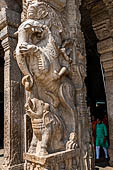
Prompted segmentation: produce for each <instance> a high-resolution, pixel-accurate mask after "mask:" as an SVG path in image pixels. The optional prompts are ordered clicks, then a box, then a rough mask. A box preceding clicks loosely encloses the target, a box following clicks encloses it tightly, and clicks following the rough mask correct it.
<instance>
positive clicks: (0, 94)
mask: <svg viewBox="0 0 113 170" xmlns="http://www.w3.org/2000/svg"><path fill="white" fill-rule="evenodd" d="M3 144H4V50H3V47H2V45H1V41H0V149H3Z"/></svg>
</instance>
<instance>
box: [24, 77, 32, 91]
mask: <svg viewBox="0 0 113 170" xmlns="http://www.w3.org/2000/svg"><path fill="white" fill-rule="evenodd" d="M22 84H23V85H24V86H25V89H26V90H27V91H31V88H32V87H33V78H32V77H31V75H26V76H24V77H23V78H22Z"/></svg>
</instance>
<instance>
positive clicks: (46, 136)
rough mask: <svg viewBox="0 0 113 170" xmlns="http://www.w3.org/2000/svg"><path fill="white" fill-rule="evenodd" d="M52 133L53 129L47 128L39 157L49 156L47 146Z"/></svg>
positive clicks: (43, 135)
mask: <svg viewBox="0 0 113 170" xmlns="http://www.w3.org/2000/svg"><path fill="white" fill-rule="evenodd" d="M50 133H51V129H50V128H48V129H47V128H46V129H45V130H44V132H43V134H42V142H41V150H40V153H39V155H47V154H48V152H47V145H48V142H49V139H50Z"/></svg>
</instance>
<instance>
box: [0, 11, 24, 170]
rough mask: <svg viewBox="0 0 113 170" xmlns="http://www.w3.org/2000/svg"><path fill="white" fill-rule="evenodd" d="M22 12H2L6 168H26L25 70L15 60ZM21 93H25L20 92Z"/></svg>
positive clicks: (0, 25)
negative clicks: (24, 138) (15, 34)
mask: <svg viewBox="0 0 113 170" xmlns="http://www.w3.org/2000/svg"><path fill="white" fill-rule="evenodd" d="M19 24H20V13H18V12H15V11H12V10H10V9H7V8H2V9H1V11H0V30H1V32H0V39H1V40H2V46H3V48H4V51H5V56H4V60H5V65H4V119H5V120H4V131H5V132H4V164H3V169H5V170H9V169H10V170H16V169H17V170H22V169H23V159H22V157H23V155H22V153H23V145H24V143H23V141H24V140H23V120H24V119H23V110H22V108H23V103H22V101H23V100H22V98H23V91H22V87H21V73H20V71H19V69H18V66H17V64H16V61H15V59H14V50H15V46H16V43H17V40H16V39H15V37H14V33H15V32H16V31H17V27H18V26H19ZM20 94H21V95H20Z"/></svg>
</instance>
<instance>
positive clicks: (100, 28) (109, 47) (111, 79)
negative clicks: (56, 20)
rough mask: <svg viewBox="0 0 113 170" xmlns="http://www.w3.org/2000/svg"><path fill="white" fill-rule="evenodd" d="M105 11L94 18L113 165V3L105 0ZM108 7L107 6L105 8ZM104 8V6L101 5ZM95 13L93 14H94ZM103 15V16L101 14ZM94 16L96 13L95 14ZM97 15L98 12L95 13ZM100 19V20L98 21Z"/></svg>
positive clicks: (110, 154)
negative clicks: (102, 74)
mask: <svg viewBox="0 0 113 170" xmlns="http://www.w3.org/2000/svg"><path fill="white" fill-rule="evenodd" d="M104 2H105V4H103V7H104V10H103V11H102V9H98V10H99V12H98V14H97V15H95V16H94V15H93V16H92V21H93V28H94V31H95V33H96V35H97V38H98V39H99V42H98V45H97V46H98V52H99V54H101V56H100V61H101V63H102V66H103V68H104V74H105V92H106V99H107V112H108V118H109V137H110V147H109V156H110V164H111V165H113V102H112V101H113V17H112V16H113V3H112V2H111V1H110V2H109V1H108V0H107V1H106V0H104ZM105 5H106V6H105ZM101 7H102V5H101ZM92 13H93V12H92ZM99 13H101V14H99ZM93 14H94V13H93ZM95 14H96V12H95ZM97 17H98V19H97Z"/></svg>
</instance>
